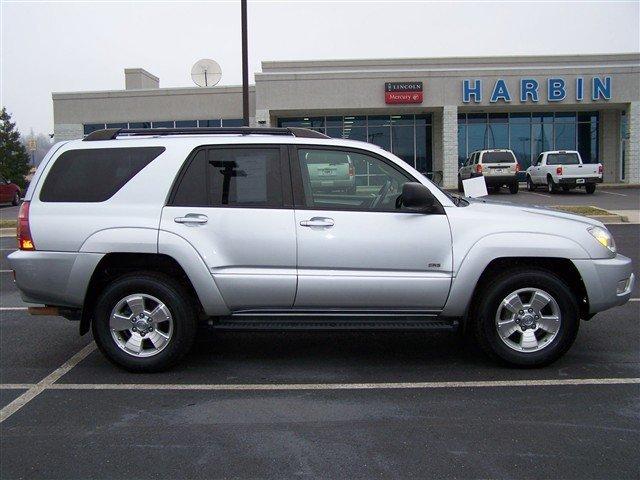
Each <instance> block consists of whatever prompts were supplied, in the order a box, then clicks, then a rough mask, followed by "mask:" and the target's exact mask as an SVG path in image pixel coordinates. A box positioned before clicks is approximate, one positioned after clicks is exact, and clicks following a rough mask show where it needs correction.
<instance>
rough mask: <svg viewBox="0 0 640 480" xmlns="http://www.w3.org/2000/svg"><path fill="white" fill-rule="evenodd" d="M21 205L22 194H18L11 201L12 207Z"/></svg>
mask: <svg viewBox="0 0 640 480" xmlns="http://www.w3.org/2000/svg"><path fill="white" fill-rule="evenodd" d="M19 203H20V194H19V193H18V192H16V193H15V194H14V195H13V198H12V199H11V205H13V206H14V207H17V206H18V204H19Z"/></svg>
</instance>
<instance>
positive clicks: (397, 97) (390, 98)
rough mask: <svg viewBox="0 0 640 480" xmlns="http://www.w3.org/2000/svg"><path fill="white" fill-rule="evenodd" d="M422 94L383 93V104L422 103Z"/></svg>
mask: <svg viewBox="0 0 640 480" xmlns="http://www.w3.org/2000/svg"><path fill="white" fill-rule="evenodd" d="M422 100H423V95H422V92H406V93H404V92H384V103H422Z"/></svg>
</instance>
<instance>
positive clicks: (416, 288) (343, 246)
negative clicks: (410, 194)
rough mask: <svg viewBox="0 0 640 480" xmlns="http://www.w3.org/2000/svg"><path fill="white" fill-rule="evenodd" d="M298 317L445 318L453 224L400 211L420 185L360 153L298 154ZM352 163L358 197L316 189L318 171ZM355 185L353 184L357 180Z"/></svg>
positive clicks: (322, 185)
mask: <svg viewBox="0 0 640 480" xmlns="http://www.w3.org/2000/svg"><path fill="white" fill-rule="evenodd" d="M324 157H326V158H324ZM291 158H292V178H293V181H294V184H293V185H294V199H295V205H296V211H295V217H296V229H297V232H298V235H297V237H298V261H297V264H298V290H297V294H296V300H295V307H296V308H300V309H320V310H324V309H347V310H348V309H353V310H361V309H366V310H394V311H397V310H420V311H425V310H439V309H441V308H442V307H443V306H444V304H445V302H446V299H447V295H448V292H449V287H450V284H451V270H452V251H451V232H450V228H449V222H448V220H447V217H446V215H445V214H444V213H442V210H440V211H439V212H438V213H413V212H409V211H407V210H404V209H403V207H401V206H396V204H397V203H398V202H397V199H398V196H399V195H400V193H401V191H402V185H403V184H404V183H406V182H411V181H415V179H413V178H411V177H410V176H409V175H408V174H407V173H405V172H403V171H402V170H400V169H399V168H397V167H395V166H394V165H393V162H391V161H389V160H387V159H384V158H383V157H382V156H376V155H373V154H370V153H369V152H366V151H362V150H355V149H336V148H329V147H325V148H321V147H317V146H309V147H298V148H292V152H291ZM340 162H343V163H345V164H347V163H350V164H352V165H353V166H354V169H355V179H357V181H356V183H355V184H354V189H352V190H351V191H345V189H344V188H343V186H342V185H341V184H336V185H331V183H330V182H329V181H323V182H318V181H317V179H316V175H315V173H314V171H315V170H314V168H315V164H317V163H333V164H336V163H340ZM355 179H354V180H355Z"/></svg>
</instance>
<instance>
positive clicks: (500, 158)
mask: <svg viewBox="0 0 640 480" xmlns="http://www.w3.org/2000/svg"><path fill="white" fill-rule="evenodd" d="M515 161H516V158H515V157H514V156H513V153H511V152H485V154H484V155H483V156H482V163H515Z"/></svg>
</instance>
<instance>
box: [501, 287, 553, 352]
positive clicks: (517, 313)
mask: <svg viewBox="0 0 640 480" xmlns="http://www.w3.org/2000/svg"><path fill="white" fill-rule="evenodd" d="M561 323H562V315H561V313H560V307H559V306H558V302H556V300H555V299H554V298H553V297H552V296H551V295H550V294H549V293H547V292H545V291H544V290H541V289H539V288H521V289H519V290H516V291H515V292H512V293H510V294H509V295H507V296H506V297H505V298H504V299H503V300H502V302H500V305H499V306H498V311H497V312H496V317H495V325H496V330H497V331H498V336H499V337H500V340H502V341H503V342H504V344H505V345H507V346H508V347H509V348H511V349H512V350H515V351H517V352H526V353H531V352H538V351H540V350H542V349H543V348H545V347H547V346H548V345H549V344H550V343H551V342H552V341H553V340H554V339H555V338H556V336H557V335H558V332H559V331H560V325H561Z"/></svg>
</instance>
